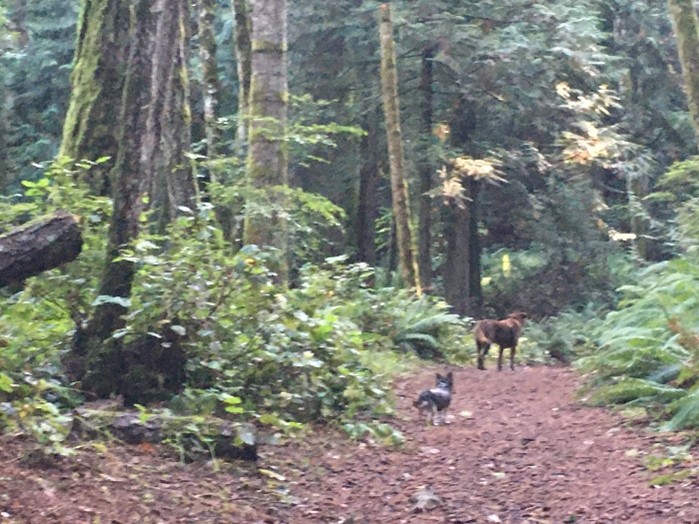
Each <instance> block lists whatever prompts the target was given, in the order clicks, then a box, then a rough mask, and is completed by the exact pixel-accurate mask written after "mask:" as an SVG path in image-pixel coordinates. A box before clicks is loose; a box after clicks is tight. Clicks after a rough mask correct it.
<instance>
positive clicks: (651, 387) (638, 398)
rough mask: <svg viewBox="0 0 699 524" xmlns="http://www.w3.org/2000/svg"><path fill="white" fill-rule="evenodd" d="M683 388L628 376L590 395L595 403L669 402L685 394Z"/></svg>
mask: <svg viewBox="0 0 699 524" xmlns="http://www.w3.org/2000/svg"><path fill="white" fill-rule="evenodd" d="M685 394H686V392H685V391H684V390H683V389H681V388H674V387H671V386H667V385H665V384H659V383H657V382H654V381H652V380H644V379H639V378H630V377H626V378H624V379H622V380H620V381H619V382H618V383H616V384H608V385H605V386H602V387H600V388H598V389H596V390H595V391H594V393H593V394H592V395H591V396H590V399H589V400H590V402H591V403H592V404H593V405H598V406H601V405H605V404H628V403H630V402H631V401H635V402H636V403H644V402H648V401H652V402H656V403H667V402H670V401H673V400H677V399H679V398H681V397H683V396H685Z"/></svg>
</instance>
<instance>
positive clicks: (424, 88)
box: [417, 43, 438, 289]
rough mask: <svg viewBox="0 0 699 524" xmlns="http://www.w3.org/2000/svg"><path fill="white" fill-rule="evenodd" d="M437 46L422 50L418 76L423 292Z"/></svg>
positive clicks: (427, 278)
mask: <svg viewBox="0 0 699 524" xmlns="http://www.w3.org/2000/svg"><path fill="white" fill-rule="evenodd" d="M437 49H438V45H437V44H434V43H431V44H428V45H427V46H426V47H425V48H424V49H423V50H422V70H421V74H420V92H421V101H422V111H421V113H422V115H421V116H422V122H421V128H422V129H421V131H422V135H423V136H422V148H421V153H420V157H421V161H420V165H419V171H420V206H419V208H418V219H417V223H418V249H417V253H418V255H417V256H418V267H419V268H420V284H421V285H422V287H423V289H429V288H430V287H431V286H432V197H431V196H430V194H429V193H430V191H431V190H432V176H433V173H434V171H435V168H434V162H433V161H432V126H433V125H434V123H433V115H432V113H433V111H432V104H433V102H432V98H433V92H432V82H433V77H434V74H433V63H432V59H433V58H434V54H435V52H436V51H437Z"/></svg>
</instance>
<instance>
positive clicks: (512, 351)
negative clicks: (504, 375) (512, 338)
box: [510, 344, 517, 371]
mask: <svg viewBox="0 0 699 524" xmlns="http://www.w3.org/2000/svg"><path fill="white" fill-rule="evenodd" d="M515 351H517V344H515V345H513V346H512V347H511V348H510V370H512V371H514V370H515Z"/></svg>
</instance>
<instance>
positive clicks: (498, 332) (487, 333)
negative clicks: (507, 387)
mask: <svg viewBox="0 0 699 524" xmlns="http://www.w3.org/2000/svg"><path fill="white" fill-rule="evenodd" d="M525 318H527V314H526V313H522V312H521V311H515V312H514V313H510V314H509V315H508V316H507V318H505V319H503V320H491V319H485V320H480V321H478V322H476V327H475V328H474V331H473V332H474V335H475V336H476V348H477V349H478V369H485V365H484V364H483V362H484V360H485V356H486V355H487V354H488V350H489V349H490V345H491V344H497V345H498V346H500V353H499V354H498V371H502V353H503V351H504V350H505V348H510V369H511V370H513V371H514V369H515V351H516V350H517V342H518V341H519V336H520V335H521V334H522V329H524V319H525Z"/></svg>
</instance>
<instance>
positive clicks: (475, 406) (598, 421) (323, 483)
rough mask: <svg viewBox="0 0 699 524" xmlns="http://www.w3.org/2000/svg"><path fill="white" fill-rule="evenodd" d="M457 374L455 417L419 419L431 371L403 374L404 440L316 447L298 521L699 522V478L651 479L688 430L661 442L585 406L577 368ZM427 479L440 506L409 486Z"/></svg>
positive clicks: (293, 518)
mask: <svg viewBox="0 0 699 524" xmlns="http://www.w3.org/2000/svg"><path fill="white" fill-rule="evenodd" d="M454 373H455V379H454V380H455V385H454V388H455V393H454V398H453V402H452V409H451V414H452V420H451V424H449V425H445V426H438V427H433V426H426V425H425V424H421V423H420V422H418V421H417V420H416V413H415V411H416V410H415V409H414V408H413V407H412V405H411V402H412V401H413V400H414V399H415V397H416V395H417V393H418V392H419V391H421V390H422V389H424V388H427V387H431V386H433V384H434V371H433V370H430V371H423V372H421V373H420V374H419V375H418V376H416V377H411V378H408V379H405V380H402V381H400V382H399V383H398V384H397V394H398V400H399V402H398V404H399V410H400V416H401V419H402V420H401V422H400V424H399V427H400V429H401V430H402V431H403V432H404V434H405V436H406V437H407V443H406V445H405V448H404V449H402V450H400V451H386V450H385V449H377V448H374V447H368V446H367V447H360V448H356V449H354V450H352V451H349V453H348V450H347V449H346V448H345V447H344V446H342V448H343V449H339V448H336V447H335V446H333V445H332V444H326V446H325V447H315V448H312V449H309V456H308V462H309V463H310V464H313V467H314V469H315V471H314V474H313V476H311V475H309V473H308V472H306V474H304V475H302V476H301V477H300V478H299V480H298V484H297V486H296V489H295V490H292V491H295V492H296V494H297V496H300V497H301V499H302V501H303V503H302V504H299V505H298V506H297V507H296V510H295V511H293V512H291V513H290V514H289V515H288V518H289V521H290V522H299V523H300V522H341V518H342V517H344V518H353V519H354V520H353V522H355V523H359V522H369V523H403V522H405V523H423V522H424V523H427V522H450V523H471V522H473V523H488V522H503V523H544V522H545V523H549V522H550V523H564V522H570V523H572V522H576V523H589V522H605V523H611V522H630V523H655V522H663V523H682V522H687V523H697V522H699V504H697V502H696V495H697V490H698V488H699V478H698V477H697V476H694V477H693V478H687V479H685V480H684V481H680V482H673V483H671V484H668V485H664V486H662V487H653V486H651V480H652V479H654V478H656V477H658V476H659V475H660V474H663V473H665V474H667V473H668V471H671V469H670V470H662V471H655V472H653V471H649V470H648V469H647V468H646V467H644V463H648V460H649V459H648V457H649V456H651V455H657V456H659V457H662V456H666V453H667V451H666V445H672V444H673V442H672V441H673V439H677V438H678V437H677V436H667V437H668V438H669V439H670V441H669V442H667V443H663V440H662V437H660V436H659V435H657V434H651V433H650V432H647V431H644V430H643V428H642V427H639V428H635V429H634V428H628V427H627V426H628V424H627V423H625V421H624V420H623V419H622V417H621V416H620V415H619V414H616V413H612V412H609V411H608V410H604V409H600V408H588V407H583V406H582V405H581V404H580V402H579V401H578V400H576V398H575V392H576V390H577V389H578V388H579V385H580V379H579V376H578V375H577V373H575V372H574V371H573V370H570V369H565V368H552V367H536V368H529V367H520V368H518V369H517V370H516V371H515V372H510V371H503V372H502V373H498V372H497V371H496V370H495V369H493V363H491V364H490V369H489V370H487V371H485V372H479V371H477V370H476V369H473V368H464V369H455V371H454ZM695 452H696V449H695ZM651 460H652V459H651ZM698 465H699V464H698V463H697V462H696V460H695V461H694V463H693V464H688V463H685V464H684V466H685V467H688V466H692V467H694V468H696V467H697V466H698ZM696 471H697V470H696V469H695V472H696ZM426 487H429V489H430V490H431V491H432V492H433V493H434V495H436V496H437V497H438V498H439V499H440V500H441V505H439V506H437V507H435V508H434V509H432V510H430V511H422V512H420V511H419V510H418V509H417V508H416V504H415V502H411V496H413V495H414V494H416V493H417V492H419V491H421V490H423V489H424V488H426ZM331 517H332V518H331Z"/></svg>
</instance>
